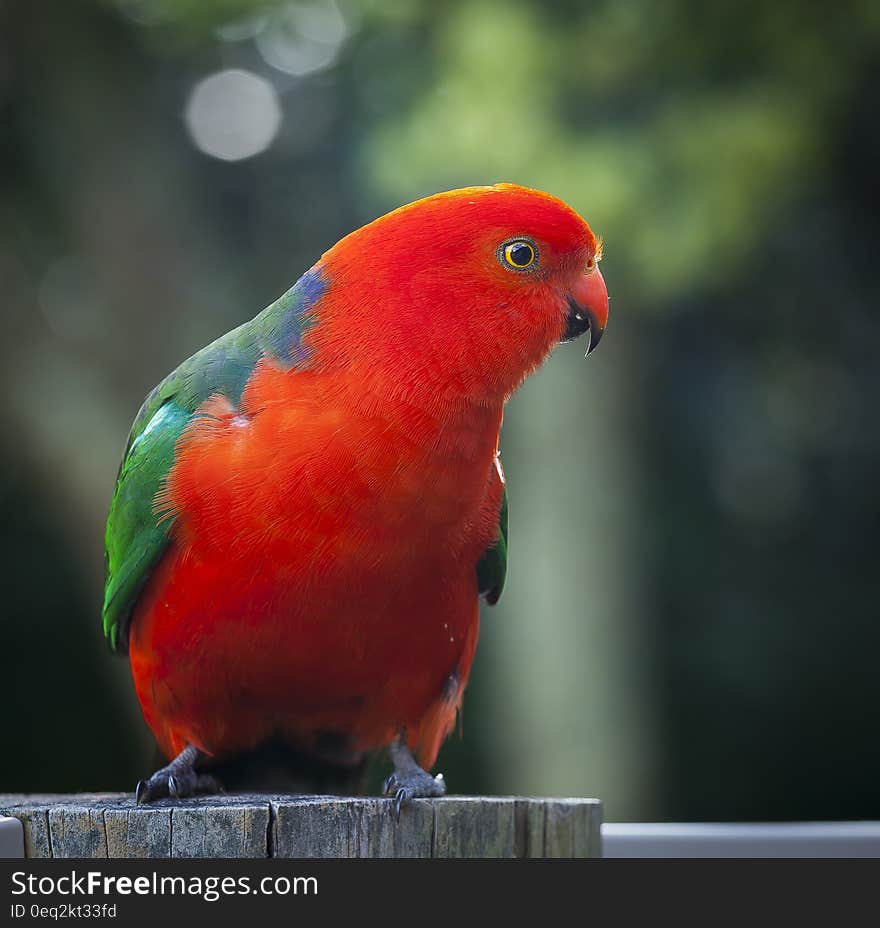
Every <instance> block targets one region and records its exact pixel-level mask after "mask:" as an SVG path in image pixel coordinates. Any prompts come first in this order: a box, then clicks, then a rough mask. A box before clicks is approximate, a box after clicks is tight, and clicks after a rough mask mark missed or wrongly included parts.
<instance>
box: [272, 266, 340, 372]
mask: <svg viewBox="0 0 880 928" xmlns="http://www.w3.org/2000/svg"><path fill="white" fill-rule="evenodd" d="M326 290H327V281H326V279H325V278H324V276H323V274H322V271H321V265H320V264H316V265H315V266H314V267H312V268H311V269H310V270H308V271H306V272H305V274H303V275H302V277H300V279H299V280H298V281H297V282H296V283H295V284H294V285H293V286H292V287H291V288H290V289H289V290H288V291H287V292H286V293H284V294H283V295H282V296H281V297H279V298H278V299H277V300H276V301H275V302H274V303H273V304H272V305H271V306H268V307H267V308H266V309H265V310H263V312H262V313H261V316H262V317H263V318H262V320H261V322H262V324H263V325H264V326H265V345H264V348H265V351H266V354H269V355H271V356H272V357H273V358H275V359H276V360H277V361H279V362H280V363H281V364H284V365H289V366H291V367H292V366H294V365H296V364H300V363H302V362H303V361H304V360H305V359H306V351H305V349H304V348H303V345H302V338H303V335H304V334H305V332H306V330H307V329H308V328H309V326H310V325H312V324H313V323H314V322H315V319H314V316H313V314H312V310H313V309H314V308H315V305H316V304H317V303H318V301H319V300H320V299H321V297H322V296H323V295H324V293H325V292H326ZM258 318H259V317H258Z"/></svg>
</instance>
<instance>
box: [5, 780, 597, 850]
mask: <svg viewBox="0 0 880 928" xmlns="http://www.w3.org/2000/svg"><path fill="white" fill-rule="evenodd" d="M0 814H2V815H10V816H13V817H14V818H17V819H19V821H21V823H22V827H23V830H24V843H25V856H26V857H58V858H65V857H67V858H69V857H78V858H100V857H127V858H147V857H215V858H216V857H224V858H235V857H239V858H242V857H257V858H259V857H288V858H295V857H306V858H308V857H312V858H314V857H423V858H425V857H598V856H600V853H601V847H600V826H601V804H600V803H599V802H598V801H597V800H595V799H530V798H519V797H475V796H449V797H444V798H442V799H418V800H415V801H414V802H412V803H410V804H409V805H408V806H406V807H404V809H403V811H402V812H401V815H400V818H399V819H398V818H397V817H396V816H395V814H394V807H393V803H392V801H391V800H389V799H378V798H352V799H349V798H339V797H335V796H271V795H256V794H254V795H223V796H206V797H201V798H198V799H187V800H183V801H178V802H173V801H171V800H162V801H161V802H157V803H153V804H150V805H147V806H137V805H135V803H134V801H133V799H132V798H131V796H130V795H128V794H119V793H107V794H81V795H72V796H68V795H64V796H62V795H58V796H52V795H49V796H19V795H12V796H2V795H0Z"/></svg>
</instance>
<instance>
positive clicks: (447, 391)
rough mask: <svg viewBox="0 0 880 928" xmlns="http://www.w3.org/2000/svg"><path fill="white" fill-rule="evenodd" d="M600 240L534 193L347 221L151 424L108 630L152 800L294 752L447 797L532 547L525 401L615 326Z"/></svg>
mask: <svg viewBox="0 0 880 928" xmlns="http://www.w3.org/2000/svg"><path fill="white" fill-rule="evenodd" d="M601 256H602V243H601V240H600V239H599V238H598V237H597V236H596V235H594V234H593V232H592V230H591V229H590V227H589V225H588V224H587V223H586V222H585V221H584V220H583V219H582V218H581V217H580V215H579V214H578V213H577V212H575V210H574V209H572V208H571V207H570V206H568V205H567V204H566V203H564V202H563V201H562V200H560V199H558V198H556V197H554V196H552V195H550V194H548V193H544V192H542V191H538V190H533V189H530V188H527V187H523V186H519V185H516V184H507V183H504V184H495V185H491V186H474V187H466V188H462V189H458V190H451V191H445V192H441V193H437V194H434V195H431V196H428V197H426V198H424V199H419V200H416V201H415V202H412V203H409V204H408V205H405V206H401V207H399V208H398V209H395V210H393V211H392V212H389V213H387V214H386V215H384V216H381V217H380V218H378V219H375V220H374V221H372V222H370V223H368V224H367V225H365V226H363V227H362V228H360V229H357V230H356V231H354V232H351V233H350V234H348V235H346V236H345V237H344V238H342V239H341V240H340V241H339V242H337V243H336V244H335V245H333V246H332V247H331V248H330V249H329V250H328V251H326V252H325V253H324V254H323V255H322V256H321V258H320V259H319V260H318V261H317V263H316V264H314V266H313V267H312V268H310V269H309V270H308V271H306V272H305V273H304V274H303V275H302V276H301V277H300V278H299V280H298V281H297V282H296V283H295V284H294V285H293V286H292V287H291V288H290V289H289V290H288V291H287V292H286V293H284V294H283V295H282V296H281V297H280V298H279V299H277V300H276V301H275V302H274V303H271V304H270V305H269V306H268V307H267V308H266V309H264V310H263V311H262V312H260V313H259V314H258V315H256V316H255V317H254V318H253V319H251V320H250V321H248V322H245V323H244V324H242V325H241V326H239V327H238V328H236V329H233V330H232V331H231V332H228V333H227V334H226V335H223V336H221V337H220V338H218V339H217V340H216V341H214V342H212V343H211V344H209V345H208V346H207V347H205V348H202V349H201V350H200V351H197V352H196V353H195V354H193V355H192V357H190V358H189V359H188V360H186V361H184V362H183V363H182V364H181V365H180V366H179V367H178V368H177V369H176V370H174V371H173V372H172V373H171V374H169V375H168V376H167V377H165V379H164V380H162V381H161V382H160V383H159V384H158V386H156V387H155V388H154V389H153V390H152V392H150V393H149V395H148V396H147V398H146V400H145V401H144V403H143V405H142V406H141V408H140V411H139V412H138V413H137V416H136V417H135V419H134V423H133V425H132V428H131V431H130V434H129V437H128V442H127V446H126V449H125V453H124V456H123V459H122V463H121V465H120V468H119V473H118V476H117V480H116V484H115V489H114V492H113V497H112V502H111V505H110V510H109V515H108V518H107V526H106V534H105V564H106V584H105V590H104V601H103V610H102V618H103V631H104V634H105V636H106V638H107V639H108V641H109V645H110V648H111V650H113V651H114V652H116V653H119V654H122V655H126V654H127V656H128V660H129V663H130V669H131V675H132V680H133V685H134V690H135V693H136V696H137V699H138V702H139V704H140V708H141V711H142V714H143V717H144V720H145V722H146V725H147V726H148V728H149V729H150V731H151V732H152V735H153V736H154V738H155V742H156V745H157V747H158V750H159V753H160V754H161V760H162V762H163V764H162V766H160V767H159V769H157V770H156V771H155V772H154V773H152V774H151V775H150V776H148V777H146V778H144V779H142V780H141V781H140V782H139V783H138V784H137V788H136V792H135V797H136V801H137V802H138V803H139V804H140V803H146V802H152V801H154V800H157V799H161V798H166V797H170V798H172V799H180V798H183V797H187V796H191V795H194V794H196V793H211V792H216V791H220V790H222V789H223V787H224V785H225V784H224V783H222V782H220V780H218V778H217V776H215V773H216V771H217V770H218V769H222V765H223V764H224V763H230V764H234V763H236V762H237V761H241V760H242V759H244V760H245V762H246V759H247V757H248V756H249V755H251V754H255V753H256V752H259V750H261V749H263V748H266V747H267V746H270V745H280V746H281V747H282V748H284V747H287V748H289V749H290V751H291V752H292V756H296V757H300V758H303V759H305V760H307V761H314V762H315V763H318V764H320V763H326V764H329V765H333V766H335V767H337V768H339V769H342V770H346V769H354V768H357V767H358V765H361V764H363V763H364V762H365V758H370V757H375V756H378V755H379V754H380V753H381V752H383V751H385V752H387V753H386V756H387V757H388V758H389V759H390V761H391V764H392V765H393V770H392V772H391V773H390V775H389V776H388V778H387V779H386V780H385V782H384V785H383V787H382V794H383V795H385V796H388V797H389V798H391V799H392V800H396V803H397V806H396V807H397V813H398V815H399V814H400V808H401V803H404V804H405V803H407V802H409V801H410V800H412V799H414V798H417V797H433V796H441V795H444V793H445V791H446V784H445V781H444V779H443V775H442V774H437V775H432V774H431V773H430V771H431V769H432V768H433V766H434V763H435V760H436V757H437V753H438V751H439V749H440V746H441V744H442V743H443V742H444V740H445V739H446V738H447V736H448V735H449V734H450V733H451V732H452V731H453V730H454V728H455V725H456V719H457V716H458V712H459V710H460V708H461V703H462V696H463V693H464V690H465V687H466V685H467V682H468V677H469V674H470V671H471V666H472V663H473V659H474V653H475V649H476V645H477V637H478V632H479V625H480V603H481V600H485V601H486V603H487V604H489V605H493V604H495V603H496V602H497V601H498V599H499V597H500V596H501V593H502V590H503V589H504V585H505V580H506V576H507V560H508V507H507V488H506V483H505V478H504V473H503V470H502V467H501V461H500V456H499V455H500V450H499V437H500V429H501V424H502V417H503V412H504V408H505V404H506V402H507V401H508V399H509V398H510V397H511V396H512V394H513V393H514V392H515V391H516V389H517V388H518V387H519V386H520V385H521V384H522V383H523V381H524V380H525V379H526V378H527V377H528V376H529V375H530V374H531V373H533V372H534V371H535V370H537V369H538V367H539V366H540V365H541V364H542V363H543V362H544V360H545V359H546V358H547V357H548V356H549V354H550V353H551V352H552V351H553V349H554V348H555V347H556V346H557V345H558V344H560V343H563V342H566V341H571V340H573V339H576V338H577V337H578V336H581V335H585V334H588V335H589V348H588V350H587V354H589V353H590V352H591V351H592V350H593V349H594V348H595V347H596V345H598V344H599V340H600V338H601V337H602V334H603V332H604V331H605V327H606V324H607V320H608V306H609V301H608V291H607V289H606V285H605V281H604V279H603V276H602V274H601V272H600V270H599V267H598V264H599V261H600V258H601Z"/></svg>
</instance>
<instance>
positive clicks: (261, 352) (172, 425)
mask: <svg viewBox="0 0 880 928" xmlns="http://www.w3.org/2000/svg"><path fill="white" fill-rule="evenodd" d="M322 292H323V282H322V280H321V278H320V274H319V272H318V271H316V270H314V269H313V270H312V271H310V272H308V273H307V274H305V275H303V277H301V278H300V279H299V281H297V283H296V285H295V286H294V287H292V288H291V289H290V290H288V291H287V293H285V294H284V295H283V296H282V297H281V298H280V299H279V300H277V301H276V302H275V303H273V304H272V305H271V306H269V307H267V308H266V309H264V310H263V312H262V313H260V314H259V315H258V316H257V317H256V318H254V319H252V320H251V321H250V322H246V323H245V324H244V325H242V326H239V327H238V328H237V329H234V330H233V331H231V332H228V333H227V334H226V335H224V336H222V337H221V338H218V339H217V341H215V342H213V343H212V344H210V345H208V346H207V347H206V348H203V349H202V350H201V351H199V352H197V353H196V354H194V355H193V356H192V357H191V358H189V359H188V360H186V361H184V362H183V364H181V365H180V367H178V368H177V369H176V370H175V371H174V372H173V373H171V374H169V375H168V376H167V377H166V378H165V379H164V380H163V381H162V382H161V383H160V384H159V385H158V386H157V387H156V388H155V389H154V390H153V391H152V392H151V393H150V395H149V396H148V397H147V398H146V400H145V401H144V404H143V406H141V409H140V411H139V412H138V414H137V416H136V418H135V420H134V424H133V425H132V428H131V432H130V433H129V436H128V444H127V445H126V449H125V454H124V456H123V459H122V464H121V465H120V468H119V475H118V476H117V478H116V489H115V490H114V492H113V500H112V502H111V504H110V513H109V515H108V517H107V530H106V533H105V538H104V542H105V565H106V582H105V586H104V607H103V613H102V614H103V625H104V635H105V636H106V637H107V640H108V641H109V642H110V647H111V648H112V649H113V650H114V651H117V650H125V649H126V647H127V644H128V619H129V617H130V615H131V612H132V609H133V608H134V606H135V603H136V602H137V599H138V596H139V595H140V593H141V590H142V589H143V588H144V585H145V584H146V582H147V580H148V579H149V577H150V573H151V572H152V570H153V567H155V565H156V563H157V562H158V560H159V558H160V557H161V556H162V554H163V552H164V551H165V549H166V547H167V546H168V542H169V537H170V536H169V531H170V529H171V525H170V522H169V520H167V519H161V518H160V517H158V516H157V514H156V512H155V511H154V508H153V502H154V500H155V498H156V494H157V493H158V492H159V490H160V489H161V488H162V485H163V483H164V481H165V477H166V476H167V474H168V471H169V470H170V469H171V466H172V464H173V463H174V453H175V447H176V445H177V440H178V438H179V437H180V434H181V432H183V430H184V429H185V428H186V426H187V424H188V423H189V422H190V421H191V419H192V417H193V415H194V414H195V411H196V409H197V408H198V407H199V405H200V404H201V403H202V402H204V401H205V400H206V399H208V398H209V397H211V396H214V395H216V394H222V395H223V396H225V397H226V398H227V399H229V401H230V402H231V403H233V404H237V403H238V401H239V400H240V399H241V394H242V392H243V391H244V388H245V385H246V383H247V381H248V379H249V377H250V376H251V373H252V372H253V370H254V367H255V366H256V364H257V362H258V361H259V360H260V359H261V358H263V357H270V358H272V359H273V360H274V361H275V362H276V363H278V364H281V365H283V366H286V367H293V366H295V365H296V364H298V363H300V362H301V361H302V360H303V359H304V357H305V355H304V352H303V350H302V348H301V337H302V334H303V331H304V329H305V326H306V324H307V321H308V311H309V310H310V309H311V307H312V305H313V304H314V303H315V301H316V300H318V299H319V298H320V295H321V293H322Z"/></svg>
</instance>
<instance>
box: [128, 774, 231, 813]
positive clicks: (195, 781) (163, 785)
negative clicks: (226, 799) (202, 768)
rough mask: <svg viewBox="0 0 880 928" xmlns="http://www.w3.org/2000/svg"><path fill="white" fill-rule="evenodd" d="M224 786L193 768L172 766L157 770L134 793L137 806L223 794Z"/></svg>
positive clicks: (142, 781) (141, 782) (214, 778)
mask: <svg viewBox="0 0 880 928" xmlns="http://www.w3.org/2000/svg"><path fill="white" fill-rule="evenodd" d="M222 792H223V786H222V784H221V783H220V782H219V780H217V778H216V777H212V776H211V775H210V774H209V773H198V772H197V771H195V770H193V769H192V767H177V768H174V767H173V766H172V765H171V764H169V765H168V766H167V767H163V768H162V769H161V770H157V771H156V772H155V773H154V774H153V775H152V776H151V777H150V778H149V779H148V780H141V781H140V782H139V783H138V785H137V788H136V789H135V793H134V801H135V803H136V804H137V805H139V806H140V805H144V804H145V803H148V802H152V801H153V800H154V799H164V798H165V797H170V798H171V799H185V798H186V797H187V796H194V795H195V794H196V793H222Z"/></svg>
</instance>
